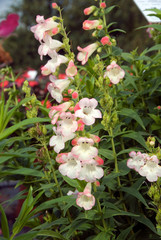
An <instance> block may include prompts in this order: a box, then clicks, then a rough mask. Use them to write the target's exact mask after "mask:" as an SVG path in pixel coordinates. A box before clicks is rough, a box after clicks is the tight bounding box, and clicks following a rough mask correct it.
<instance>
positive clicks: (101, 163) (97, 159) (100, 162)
mask: <svg viewBox="0 0 161 240" xmlns="http://www.w3.org/2000/svg"><path fill="white" fill-rule="evenodd" d="M94 159H95V161H96V162H97V164H98V165H103V164H104V160H103V159H102V158H100V157H99V156H96V157H95V158H94Z"/></svg>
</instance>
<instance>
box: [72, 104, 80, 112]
mask: <svg viewBox="0 0 161 240" xmlns="http://www.w3.org/2000/svg"><path fill="white" fill-rule="evenodd" d="M79 109H81V108H80V106H79V103H77V104H76V105H75V107H74V112H76V111H77V110H79Z"/></svg>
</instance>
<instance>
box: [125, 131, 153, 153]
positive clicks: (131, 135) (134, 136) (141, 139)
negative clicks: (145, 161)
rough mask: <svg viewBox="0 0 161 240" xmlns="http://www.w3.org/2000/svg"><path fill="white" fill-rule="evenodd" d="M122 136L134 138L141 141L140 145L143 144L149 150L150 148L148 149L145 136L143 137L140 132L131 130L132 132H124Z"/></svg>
mask: <svg viewBox="0 0 161 240" xmlns="http://www.w3.org/2000/svg"><path fill="white" fill-rule="evenodd" d="M122 136H123V137H126V138H131V139H134V140H135V141H137V142H138V143H140V145H142V146H143V147H144V148H145V149H147V150H148V151H149V149H148V147H147V145H146V143H145V140H144V138H143V137H142V135H141V134H140V133H139V132H131V133H128V134H124V135H122Z"/></svg>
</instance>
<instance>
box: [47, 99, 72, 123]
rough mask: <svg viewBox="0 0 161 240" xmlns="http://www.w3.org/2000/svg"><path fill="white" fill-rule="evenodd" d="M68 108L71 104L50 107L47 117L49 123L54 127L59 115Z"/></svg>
mask: <svg viewBox="0 0 161 240" xmlns="http://www.w3.org/2000/svg"><path fill="white" fill-rule="evenodd" d="M70 106H71V102H64V103H62V104H60V105H57V106H53V107H51V110H50V112H49V117H50V118H51V119H52V121H51V123H52V124H53V125H54V124H55V123H56V122H57V120H58V118H59V116H60V114H61V113H62V112H65V111H66V110H67V109H69V107H70Z"/></svg>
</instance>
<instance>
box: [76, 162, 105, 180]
mask: <svg viewBox="0 0 161 240" xmlns="http://www.w3.org/2000/svg"><path fill="white" fill-rule="evenodd" d="M103 175H104V171H103V169H102V168H101V167H98V166H97V165H96V163H93V164H82V168H81V171H80V174H79V177H78V179H79V180H85V181H86V182H95V181H96V179H100V178H102V177H103Z"/></svg>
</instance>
